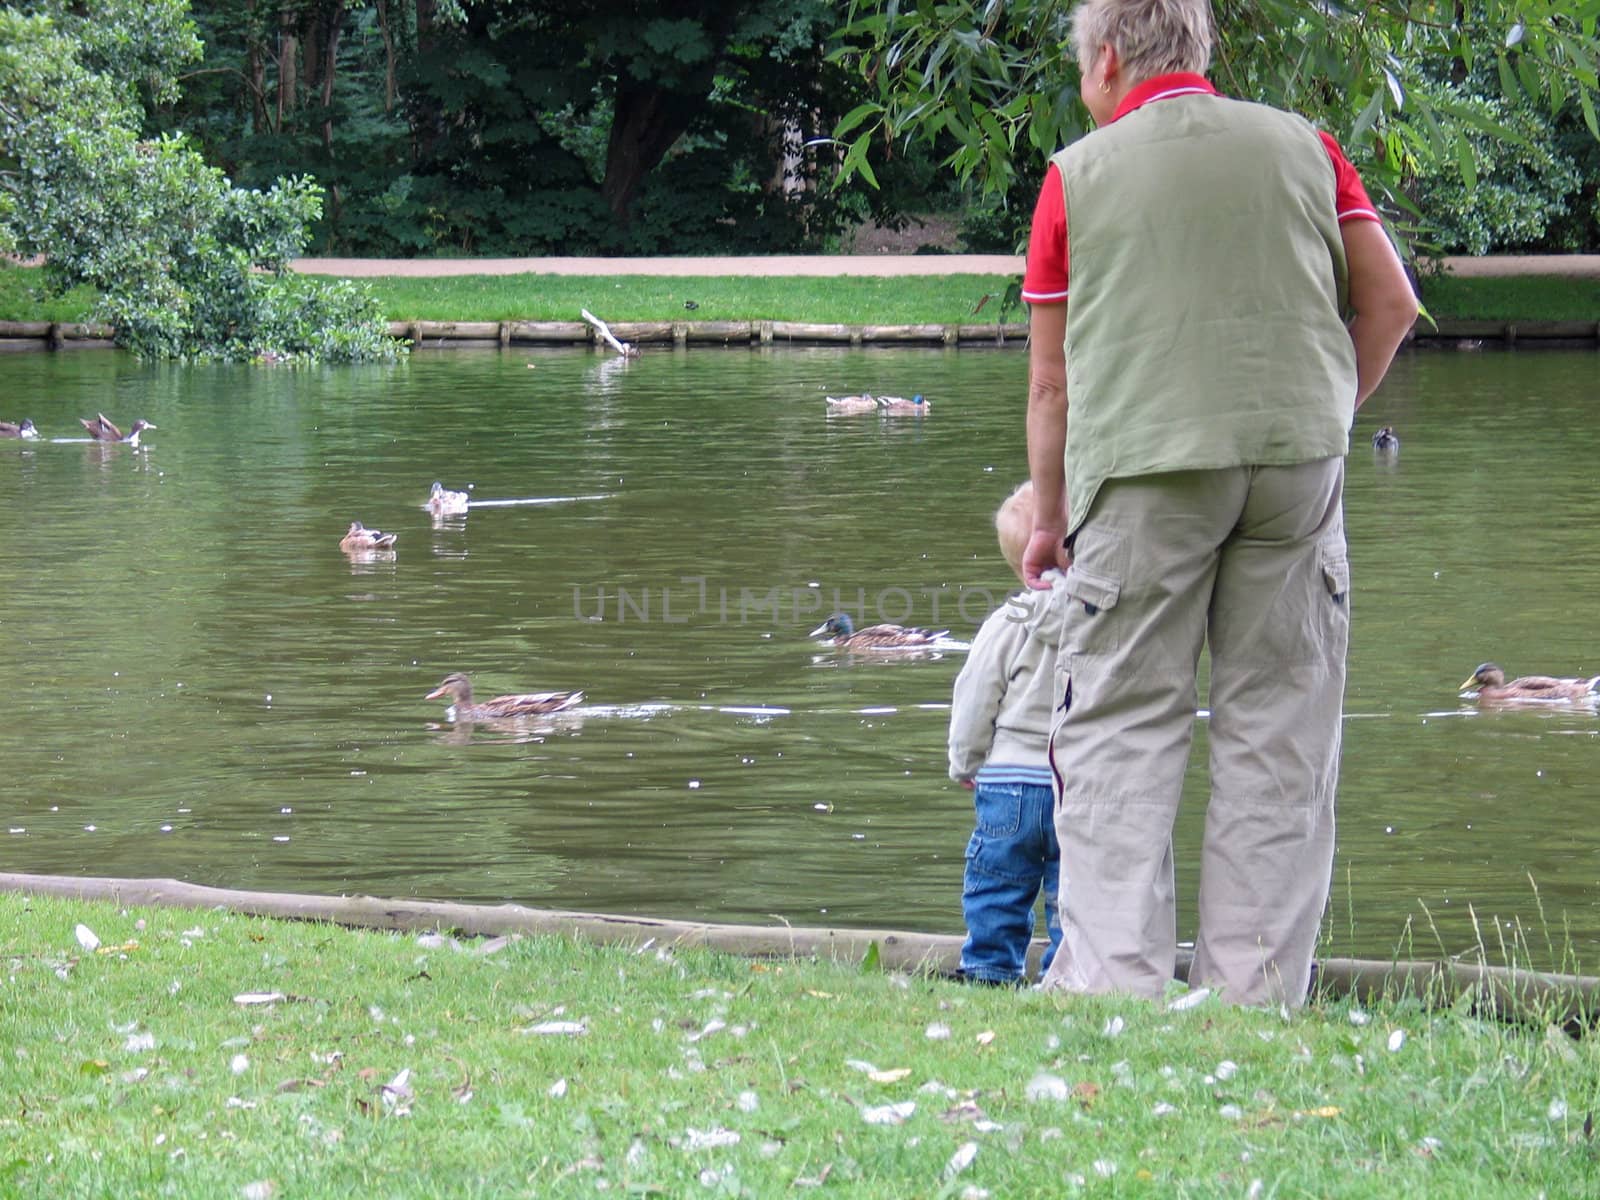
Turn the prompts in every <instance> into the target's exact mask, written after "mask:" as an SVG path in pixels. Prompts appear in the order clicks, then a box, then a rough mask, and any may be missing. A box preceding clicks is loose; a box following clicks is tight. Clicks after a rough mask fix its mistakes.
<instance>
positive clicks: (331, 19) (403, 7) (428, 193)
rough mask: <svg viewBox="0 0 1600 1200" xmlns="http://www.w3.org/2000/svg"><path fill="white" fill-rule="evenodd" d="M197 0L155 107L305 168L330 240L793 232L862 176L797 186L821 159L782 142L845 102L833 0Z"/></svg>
mask: <svg viewBox="0 0 1600 1200" xmlns="http://www.w3.org/2000/svg"><path fill="white" fill-rule="evenodd" d="M195 14H196V19H197V22H198V25H199V27H200V29H201V32H202V35H203V37H204V39H205V43H206V58H205V65H204V68H203V70H202V71H201V72H197V73H196V78H195V79H194V80H193V83H192V85H191V86H190V88H189V90H188V96H187V98H186V100H185V101H184V102H183V103H182V105H180V106H179V107H177V108H175V109H173V110H171V111H170V112H169V113H167V114H165V115H166V117H167V119H168V120H170V121H176V122H178V123H180V124H182V125H183V127H185V128H188V129H191V130H193V131H195V134H196V137H197V138H198V139H199V140H200V141H201V142H202V144H203V145H204V146H205V147H206V149H207V152H208V153H209V154H210V155H212V158H213V161H215V162H217V163H220V164H222V165H223V166H224V168H225V169H226V170H228V171H229V172H230V173H231V174H233V175H234V177H235V178H237V179H239V180H241V181H244V182H250V183H255V184H258V185H259V184H264V183H265V181H267V180H270V179H273V178H276V177H277V176H278V175H281V174H286V173H287V174H296V173H311V174H314V175H315V176H316V177H317V179H318V180H320V181H321V182H322V183H323V184H324V186H326V187H327V188H328V193H329V203H328V211H327V213H326V214H325V217H324V222H323V224H322V226H321V227H320V229H319V237H321V238H323V239H324V241H325V244H327V245H330V246H337V247H339V248H341V249H355V250H358V251H361V252H365V253H375V252H376V253H400V254H409V253H416V252H419V251H427V250H439V251H445V252H456V253H461V252H475V253H501V254H508V253H510V254H528V253H549V252H564V253H584V252H589V253H596V252H598V253H645V252H657V253H659V252H675V253H684V252H692V251H694V250H696V249H713V248H715V249H721V248H741V249H748V250H762V249H766V250H775V249H792V248H797V247H799V246H801V245H804V244H806V243H807V242H808V241H809V242H812V243H814V242H815V241H816V240H817V239H818V238H819V237H820V236H821V235H822V234H823V233H825V232H826V231H828V229H829V228H830V227H831V226H832V225H833V224H834V223H835V222H836V221H837V220H838V219H839V217H840V215H841V210H842V207H843V206H844V205H847V204H848V205H855V206H857V207H860V206H862V204H863V202H862V199H861V198H862V197H866V196H867V193H868V189H866V188H865V187H862V188H860V189H858V190H854V189H841V190H838V191H829V190H828V189H826V188H817V187H815V186H813V184H814V183H815V181H816V180H817V179H818V178H820V177H821V176H822V175H823V174H824V172H827V171H829V170H831V161H824V162H821V163H819V162H818V160H817V155H816V153H815V152H814V151H811V150H805V149H803V148H802V144H803V143H804V142H806V141H808V140H811V139H814V138H817V137H820V136H823V135H825V134H826V133H827V131H828V130H829V129H830V128H831V126H832V124H833V121H834V120H835V119H836V117H837V116H838V114H839V113H840V112H842V111H844V109H846V108H848V107H850V105H851V104H853V103H854V99H853V98H851V99H849V100H848V101H846V100H843V99H842V98H841V97H842V96H843V95H847V94H852V93H853V92H854V91H855V89H856V88H857V85H856V84H855V83H854V82H853V81H852V80H850V79H848V78H847V77H846V76H845V74H844V73H843V72H842V71H841V70H839V69H838V68H837V67H835V66H832V65H830V64H829V63H827V62H826V61H825V50H826V39H827V36H828V34H829V32H830V31H831V29H832V28H833V25H834V23H835V21H836V19H837V6H836V5H835V4H834V3H833V2H832V0H751V2H748V3H742V4H737V5H736V4H729V3H726V0H584V2H580V0H469V2H466V3H461V4H459V5H455V6H451V7H449V8H447V7H446V6H445V5H443V4H436V3H430V2H429V0H371V2H368V3H355V2H345V0H195ZM826 158H828V159H830V160H831V155H827V156H826ZM786 163H787V170H788V171H789V172H791V174H790V175H789V176H788V177H786V175H785V169H786V166H785V165H786ZM795 172H798V174H794V173H795ZM868 202H870V203H872V204H881V203H883V201H882V198H881V197H873V198H871V199H870V201H868Z"/></svg>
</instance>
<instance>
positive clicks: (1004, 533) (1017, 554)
mask: <svg viewBox="0 0 1600 1200" xmlns="http://www.w3.org/2000/svg"><path fill="white" fill-rule="evenodd" d="M994 531H995V533H997V534H998V535H999V537H1000V553H1001V554H1002V555H1004V556H1005V560H1006V563H1007V564H1008V565H1009V566H1010V567H1011V570H1012V571H1013V572H1014V573H1015V574H1016V576H1017V578H1018V579H1021V578H1022V552H1023V551H1024V550H1026V549H1027V548H1028V538H1029V537H1031V536H1032V535H1033V480H1031V479H1028V480H1024V481H1023V482H1022V483H1020V484H1018V485H1017V490H1016V491H1014V492H1012V493H1011V495H1009V496H1007V497H1006V498H1005V502H1004V503H1002V504H1001V505H1000V507H999V509H998V510H997V511H996V512H995V514H994Z"/></svg>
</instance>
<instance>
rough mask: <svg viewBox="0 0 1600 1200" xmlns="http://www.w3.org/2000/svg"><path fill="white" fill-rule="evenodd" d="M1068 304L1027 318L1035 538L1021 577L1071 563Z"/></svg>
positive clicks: (1039, 584) (1033, 580)
mask: <svg viewBox="0 0 1600 1200" xmlns="http://www.w3.org/2000/svg"><path fill="white" fill-rule="evenodd" d="M1066 338H1067V306H1066V304H1065V303H1061V304H1034V305H1033V306H1032V307H1031V309H1030V311H1029V316H1028V339H1029V348H1028V474H1029V476H1030V477H1031V478H1032V479H1033V534H1032V536H1031V537H1029V539H1028V546H1027V549H1025V550H1024V551H1023V553H1022V579H1023V582H1024V583H1026V584H1027V585H1028V586H1029V587H1031V588H1048V587H1049V586H1050V585H1049V584H1048V583H1045V582H1044V581H1043V580H1041V579H1040V578H1039V576H1040V575H1042V574H1043V573H1044V572H1045V571H1048V570H1049V569H1050V568H1052V567H1061V568H1065V567H1068V566H1071V565H1072V557H1071V556H1070V555H1069V554H1068V553H1067V551H1066V547H1065V546H1064V545H1062V542H1063V539H1065V537H1066V535H1067V487H1066V464H1065V458H1066V450H1067V355H1066Z"/></svg>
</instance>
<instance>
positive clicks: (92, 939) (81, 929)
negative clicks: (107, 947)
mask: <svg viewBox="0 0 1600 1200" xmlns="http://www.w3.org/2000/svg"><path fill="white" fill-rule="evenodd" d="M72 932H73V934H74V935H76V937H77V939H78V945H80V946H82V947H83V948H84V949H85V950H96V949H98V948H99V946H100V935H99V934H97V933H95V931H94V930H92V929H90V928H89V927H88V926H87V925H83V924H79V925H78V926H77V927H75V928H74V929H73V931H72Z"/></svg>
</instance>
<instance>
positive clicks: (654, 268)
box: [294, 254, 1600, 279]
mask: <svg viewBox="0 0 1600 1200" xmlns="http://www.w3.org/2000/svg"><path fill="white" fill-rule="evenodd" d="M1444 262H1445V269H1446V270H1447V271H1449V272H1450V273H1451V274H1454V275H1460V276H1463V277H1474V276H1486V275H1564V276H1572V277H1577V278H1584V279H1600V254H1549V255H1534V254H1495V255H1490V256H1488V257H1486V258H1447V259H1445V260H1444ZM1022 266H1023V259H1022V256H1021V255H1013V254H776V255H770V256H763V257H754V256H750V257H733V256H727V257H720V258H301V259H297V260H296V261H295V263H294V269H295V270H296V271H299V272H301V273H302V274H306V275H341V276H347V277H355V276H367V275H412V276H422V277H427V276H441V275H673V276H682V275H695V276H704V275H746V276H767V275H777V276H784V275H787V276H796V275H811V276H824V277H826V276H839V275H876V276H900V275H1020V274H1022Z"/></svg>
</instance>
